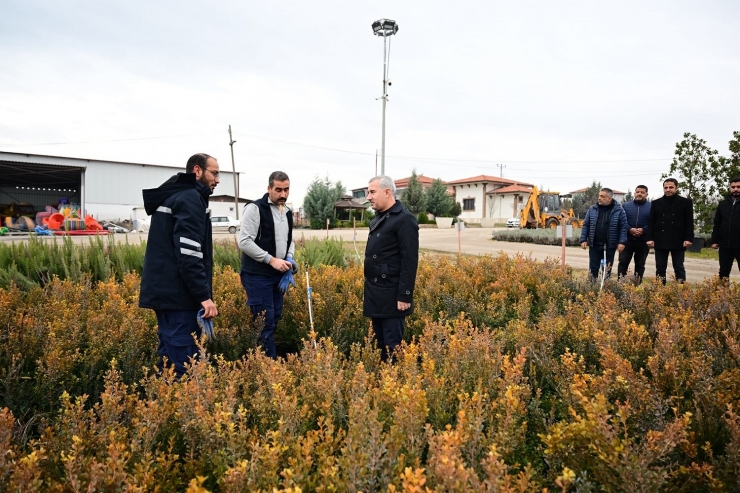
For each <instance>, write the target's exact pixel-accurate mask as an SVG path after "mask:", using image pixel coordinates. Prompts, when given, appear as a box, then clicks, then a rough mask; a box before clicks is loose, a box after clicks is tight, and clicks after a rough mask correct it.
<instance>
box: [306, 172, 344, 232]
mask: <svg viewBox="0 0 740 493" xmlns="http://www.w3.org/2000/svg"><path fill="white" fill-rule="evenodd" d="M344 193H345V189H344V186H342V182H341V181H338V182H336V183H332V182H331V181H329V178H328V177H327V178H324V179H323V180H321V179H319V178H316V179H314V181H312V182H311V184H310V185H309V186H308V190H307V191H306V197H305V198H304V199H303V210H304V211H306V216H307V217H308V218H309V219H310V220H311V228H312V229H321V228H323V227H324V226H325V225H326V220H327V219H333V218H334V203H335V202H337V201H338V200H339V199H341V198H342V195H344Z"/></svg>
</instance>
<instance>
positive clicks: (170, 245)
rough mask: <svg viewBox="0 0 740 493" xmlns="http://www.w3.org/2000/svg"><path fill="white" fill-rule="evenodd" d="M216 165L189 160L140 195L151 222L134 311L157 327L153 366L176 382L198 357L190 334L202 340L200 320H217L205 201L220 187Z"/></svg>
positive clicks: (198, 157) (201, 158) (200, 158)
mask: <svg viewBox="0 0 740 493" xmlns="http://www.w3.org/2000/svg"><path fill="white" fill-rule="evenodd" d="M218 175H219V169H218V162H217V161H216V160H215V159H214V158H213V157H211V156H209V155H208V154H195V155H193V156H192V157H191V158H190V159H188V162H187V165H186V166H185V173H178V174H177V175H175V176H173V177H172V178H170V179H169V180H167V181H166V182H164V183H163V184H162V185H161V186H160V187H159V188H152V189H148V190H144V191H143V194H144V207H145V209H146V212H147V214H149V215H150V216H152V223H151V227H150V228H149V237H148V239H147V245H146V254H145V256H144V271H143V273H142V275H141V290H140V293H139V306H140V307H142V308H151V309H153V310H154V312H155V313H156V315H157V322H158V323H159V329H158V335H159V347H158V348H157V352H158V353H159V357H160V359H159V362H158V366H159V368H160V370H162V369H163V368H164V365H165V361H164V359H165V358H166V359H167V362H168V363H169V364H171V365H173V366H174V367H175V374H176V376H177V378H180V377H182V375H183V374H184V373H185V363H187V362H188V360H189V359H190V358H191V357H193V358H195V357H197V355H198V347H197V346H196V344H195V340H194V339H193V334H195V335H196V336H197V337H200V336H201V329H200V327H199V325H198V320H197V316H198V311H199V310H200V309H201V308H202V309H203V310H204V314H203V318H213V317H215V316H216V315H218V309H217V308H216V305H215V304H214V303H213V300H212V276H213V255H212V252H213V244H212V241H213V240H212V237H211V221H210V220H209V218H208V215H207V209H208V198H209V197H210V195H211V194H212V193H213V190H214V189H215V188H216V185H218V183H219V176H218Z"/></svg>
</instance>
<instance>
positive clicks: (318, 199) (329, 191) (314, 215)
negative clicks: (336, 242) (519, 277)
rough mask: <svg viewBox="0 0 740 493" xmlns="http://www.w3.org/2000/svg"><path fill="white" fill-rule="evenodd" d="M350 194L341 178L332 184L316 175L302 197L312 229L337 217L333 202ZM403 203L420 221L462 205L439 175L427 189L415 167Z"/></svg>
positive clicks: (450, 213)
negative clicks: (449, 191) (456, 200)
mask: <svg viewBox="0 0 740 493" xmlns="http://www.w3.org/2000/svg"><path fill="white" fill-rule="evenodd" d="M346 193H347V190H346V189H345V187H344V185H342V182H341V181H338V182H336V183H332V181H331V180H329V178H328V177H327V178H323V179H322V178H316V179H314V181H312V182H311V184H310V185H309V186H308V190H307V191H306V197H305V198H304V200H303V210H304V212H305V214H306V217H308V218H309V220H310V224H311V228H314V229H319V228H323V227H324V226H325V225H326V220H327V219H328V220H329V222H330V224H331V223H332V221H334V220H335V219H336V217H335V210H334V204H335V203H336V202H338V201H339V200H341V198H342V196H344V195H345V194H346ZM401 202H402V203H403V205H405V206H406V208H407V209H408V210H409V211H410V212H412V213H413V214H414V215H416V216H417V217H418V218H419V222H422V223H424V222H427V214H432V215H434V217H456V216H458V215H460V213H461V212H462V211H461V207H460V204H459V203H457V202H455V200H454V199H453V198H452V197H450V195H448V194H447V185H445V184H444V182H443V181H442V180H441V179H439V178H437V179H435V180H433V181H432V185H431V186H430V187H429V188H427V189H426V190H424V187H423V186H422V183H421V181H419V175H417V174H416V170H414V171H413V172H412V173H411V178H409V182H408V185H407V186H406V188H405V189H404V191H403V194H402V195H401ZM368 215H369V217H370V218H372V212H370V211H366V212H365V217H368Z"/></svg>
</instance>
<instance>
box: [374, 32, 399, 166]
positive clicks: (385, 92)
mask: <svg viewBox="0 0 740 493" xmlns="http://www.w3.org/2000/svg"><path fill="white" fill-rule="evenodd" d="M397 32H398V24H397V23H396V21H393V20H390V19H380V20H377V21H375V22H373V34H375V35H376V36H383V95H382V96H381V98H382V99H383V136H382V141H381V151H380V174H381V175H385V105H386V102H387V101H388V86H389V85H391V84H390V81H389V80H388V64H389V58H390V55H389V54H388V43H387V38H388V36H392V35H393V34H396V33H397Z"/></svg>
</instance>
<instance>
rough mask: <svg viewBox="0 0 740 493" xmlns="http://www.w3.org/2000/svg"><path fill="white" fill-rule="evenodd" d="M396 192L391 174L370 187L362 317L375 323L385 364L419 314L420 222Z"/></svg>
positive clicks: (374, 328)
mask: <svg viewBox="0 0 740 493" xmlns="http://www.w3.org/2000/svg"><path fill="white" fill-rule="evenodd" d="M395 191H396V187H395V185H394V183H393V180H391V179H390V177H388V176H376V177H375V178H373V179H372V180H370V184H369V186H368V189H367V199H368V201H369V202H370V206H371V207H372V208H373V209H374V210H375V212H376V215H375V218H374V219H373V220H372V221H371V222H370V233H369V235H368V239H367V246H366V247H365V297H364V301H363V314H364V315H365V316H366V317H370V319H371V320H372V323H373V331H374V332H375V338H376V340H377V343H378V346H379V347H380V351H381V352H380V355H381V358H382V360H383V361H387V360H388V357H389V356H391V355H392V354H393V351H394V349H395V348H396V346H398V345H399V344H400V343H401V341H402V340H403V330H404V318H405V317H407V316H408V315H411V313H412V312H413V310H414V303H413V301H414V284H415V283H416V269H417V266H418V264H419V224H418V223H417V222H416V218H415V217H414V215H413V214H411V213H410V212H409V211H408V210H406V209H405V208H404V207H403V204H402V203H401V202H399V201H397V200H396V198H395V196H394V194H395Z"/></svg>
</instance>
